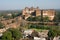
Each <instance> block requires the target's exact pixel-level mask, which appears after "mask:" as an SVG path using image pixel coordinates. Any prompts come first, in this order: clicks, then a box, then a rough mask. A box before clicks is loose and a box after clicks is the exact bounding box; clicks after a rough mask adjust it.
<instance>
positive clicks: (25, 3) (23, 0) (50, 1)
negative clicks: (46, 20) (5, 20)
mask: <svg viewBox="0 0 60 40" xmlns="http://www.w3.org/2000/svg"><path fill="white" fill-rule="evenodd" d="M37 6H38V7H39V8H40V9H60V0H0V10H16V9H24V8H25V7H35V8H36V7H37Z"/></svg>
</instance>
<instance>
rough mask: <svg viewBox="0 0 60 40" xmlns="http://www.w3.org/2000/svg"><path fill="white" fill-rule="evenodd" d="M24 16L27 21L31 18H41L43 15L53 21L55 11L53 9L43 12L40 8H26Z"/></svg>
mask: <svg viewBox="0 0 60 40" xmlns="http://www.w3.org/2000/svg"><path fill="white" fill-rule="evenodd" d="M22 15H23V16H24V17H25V19H27V18H28V17H30V16H41V15H42V16H43V17H46V16H48V17H49V20H53V19H54V17H55V10H53V9H47V10H41V9H39V7H37V8H33V7H31V8H28V7H26V8H25V9H23V11H22Z"/></svg>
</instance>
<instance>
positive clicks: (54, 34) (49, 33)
mask: <svg viewBox="0 0 60 40" xmlns="http://www.w3.org/2000/svg"><path fill="white" fill-rule="evenodd" d="M56 35H57V33H56V32H54V31H53V30H49V32H48V38H49V39H50V40H53V38H54V37H55V36H56Z"/></svg>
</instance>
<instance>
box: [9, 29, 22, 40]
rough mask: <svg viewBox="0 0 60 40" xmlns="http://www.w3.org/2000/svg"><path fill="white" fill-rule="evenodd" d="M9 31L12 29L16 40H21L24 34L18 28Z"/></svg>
mask: <svg viewBox="0 0 60 40" xmlns="http://www.w3.org/2000/svg"><path fill="white" fill-rule="evenodd" d="M9 31H11V33H12V37H13V38H14V40H19V39H20V38H22V34H21V32H20V31H19V30H18V29H9Z"/></svg>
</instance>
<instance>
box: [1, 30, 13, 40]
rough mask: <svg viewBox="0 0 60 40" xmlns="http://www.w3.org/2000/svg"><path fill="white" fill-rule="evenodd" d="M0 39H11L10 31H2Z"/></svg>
mask: <svg viewBox="0 0 60 40" xmlns="http://www.w3.org/2000/svg"><path fill="white" fill-rule="evenodd" d="M2 40H13V38H12V34H11V32H10V31H6V32H4V34H3V36H2Z"/></svg>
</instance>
